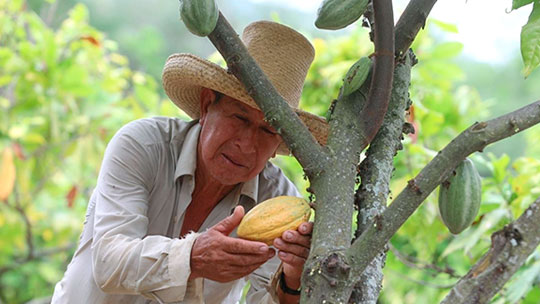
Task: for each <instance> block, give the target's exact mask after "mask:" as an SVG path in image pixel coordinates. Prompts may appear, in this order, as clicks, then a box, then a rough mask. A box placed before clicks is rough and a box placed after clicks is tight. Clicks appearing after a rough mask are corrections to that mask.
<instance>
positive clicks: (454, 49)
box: [432, 42, 463, 59]
mask: <svg viewBox="0 0 540 304" xmlns="http://www.w3.org/2000/svg"><path fill="white" fill-rule="evenodd" d="M462 50H463V44H462V43H461V42H445V43H441V44H438V45H437V46H436V47H435V49H434V50H433V54H432V56H433V58H435V59H449V58H453V57H456V56H457V55H459V54H460V53H461V51H462Z"/></svg>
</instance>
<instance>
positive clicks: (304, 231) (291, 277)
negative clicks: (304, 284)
mask: <svg viewBox="0 0 540 304" xmlns="http://www.w3.org/2000/svg"><path fill="white" fill-rule="evenodd" d="M312 230H313V223H312V222H304V223H302V224H300V226H299V227H298V230H287V231H285V232H283V234H282V235H281V237H280V238H277V239H275V240H274V247H276V248H277V249H278V250H279V253H278V256H279V259H280V260H281V261H282V262H283V273H284V275H285V281H286V284H287V286H288V287H289V288H292V289H297V288H299V287H300V278H301V276H302V270H303V268H304V263H305V262H306V259H307V258H308V255H309V248H310V246H311V231H312Z"/></svg>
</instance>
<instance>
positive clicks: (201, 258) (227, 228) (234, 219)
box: [189, 206, 275, 283]
mask: <svg viewBox="0 0 540 304" xmlns="http://www.w3.org/2000/svg"><path fill="white" fill-rule="evenodd" d="M242 217H244V208H243V207H242V206H238V207H236V208H235V209H234V212H233V214H232V215H231V216H229V217H227V218H225V219H224V220H222V221H221V222H219V223H217V224H216V225H215V226H213V227H212V228H210V229H208V230H207V231H206V232H204V233H203V234H201V235H200V236H199V237H197V239H196V240H195V243H194V244H193V248H192V249H191V261H190V266H191V275H190V276H189V279H190V280H192V279H195V278H199V277H203V278H208V279H210V280H214V281H218V282H222V283H223V282H230V281H233V280H237V279H239V278H242V277H244V276H246V275H248V274H250V273H251V272H253V271H254V270H255V269H257V268H259V266H261V265H262V264H264V263H265V262H266V261H268V260H269V259H270V258H272V257H273V256H274V254H275V252H274V250H273V249H271V248H270V247H268V245H266V244H265V243H262V242H253V241H248V240H243V239H237V238H232V237H229V234H230V233H231V232H232V231H233V230H234V229H235V228H236V227H237V226H238V225H239V224H240V221H241V220H242Z"/></svg>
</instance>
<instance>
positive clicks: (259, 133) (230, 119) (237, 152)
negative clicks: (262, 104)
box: [197, 89, 281, 185]
mask: <svg viewBox="0 0 540 304" xmlns="http://www.w3.org/2000/svg"><path fill="white" fill-rule="evenodd" d="M215 98H216V96H215V94H214V92H213V91H211V90H209V89H203V92H202V93H201V118H200V124H201V126H202V129H201V134H200V138H199V146H198V147H197V163H198V168H200V167H202V168H201V169H203V170H205V172H206V173H207V174H209V175H210V176H211V177H212V178H213V179H215V180H216V181H218V182H220V183H221V184H223V185H234V184H238V183H241V182H245V181H248V180H250V179H252V178H253V177H255V176H256V175H257V174H259V173H260V172H261V171H262V169H263V168H264V166H265V164H266V162H267V161H268V159H270V157H273V156H274V155H275V153H276V150H277V148H278V146H279V144H280V143H281V137H280V136H279V135H278V134H277V133H276V131H275V130H274V129H273V128H272V127H271V126H270V125H269V124H268V123H266V122H265V121H264V120H263V118H264V115H263V113H262V112H261V111H260V110H257V109H255V108H252V107H250V106H248V105H246V104H244V103H242V102H240V101H237V100H235V99H233V98H231V97H229V96H222V97H221V98H220V99H219V100H218V101H217V102H215Z"/></svg>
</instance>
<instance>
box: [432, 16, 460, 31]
mask: <svg viewBox="0 0 540 304" xmlns="http://www.w3.org/2000/svg"><path fill="white" fill-rule="evenodd" d="M430 21H431V22H433V23H434V24H436V25H437V26H438V27H439V28H440V29H441V30H443V31H445V32H448V33H454V34H457V33H458V28H457V26H456V25H455V24H450V23H446V22H442V21H440V20H434V19H431V20H430Z"/></svg>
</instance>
